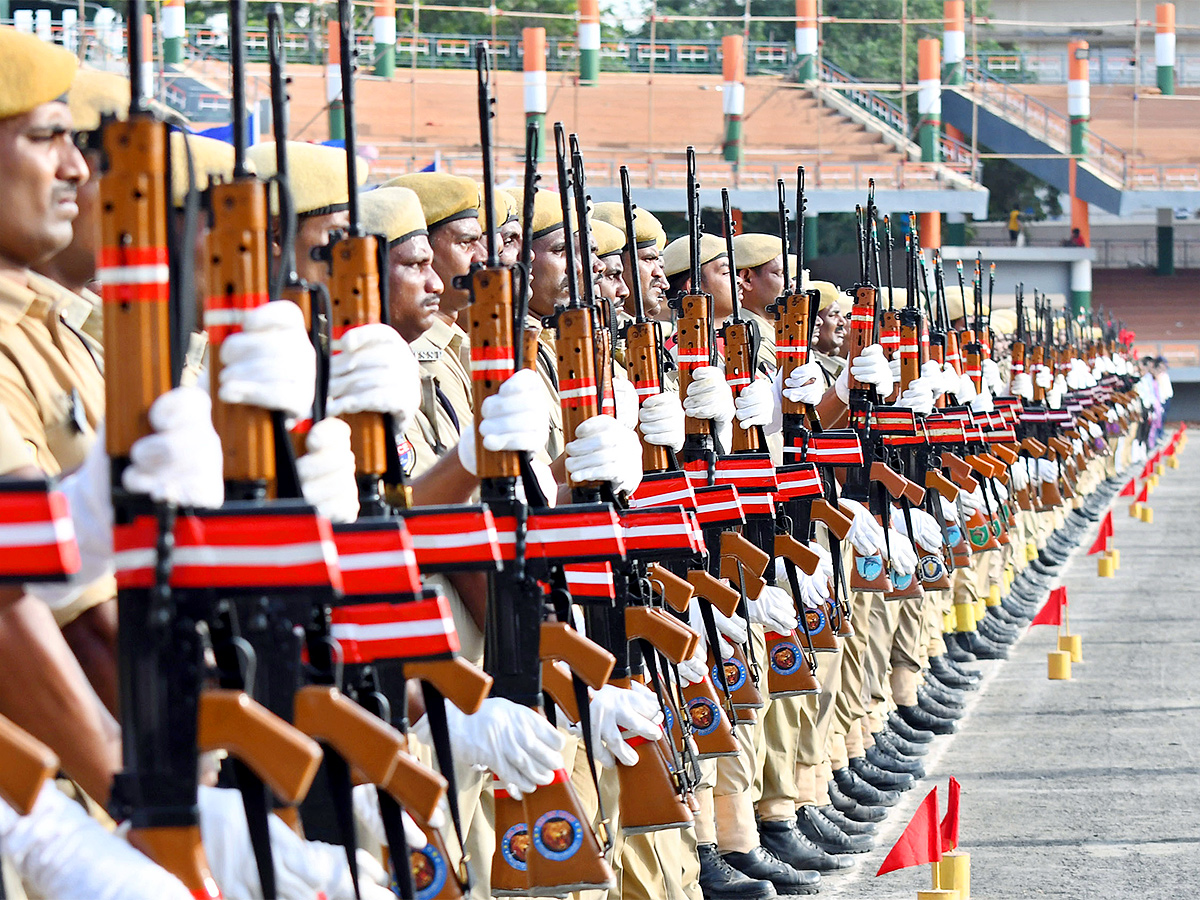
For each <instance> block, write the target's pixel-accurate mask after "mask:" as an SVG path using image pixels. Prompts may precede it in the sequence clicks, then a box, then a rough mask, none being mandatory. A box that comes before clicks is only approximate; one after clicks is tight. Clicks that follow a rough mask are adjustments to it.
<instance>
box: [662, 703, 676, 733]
mask: <svg viewBox="0 0 1200 900" xmlns="http://www.w3.org/2000/svg"><path fill="white" fill-rule="evenodd" d="M674 728H675V710H673V709H672V708H671V705H670V704H669V703H668V704H666V707H665V708H664V709H663V731H665V732H667V733H668V734H670V733H671V732H672V731H673V730H674Z"/></svg>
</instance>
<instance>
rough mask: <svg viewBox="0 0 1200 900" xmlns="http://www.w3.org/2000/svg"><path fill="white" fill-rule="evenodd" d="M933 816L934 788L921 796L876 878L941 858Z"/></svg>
mask: <svg viewBox="0 0 1200 900" xmlns="http://www.w3.org/2000/svg"><path fill="white" fill-rule="evenodd" d="M937 815H938V802H937V788H934V789H933V790H932V791H930V792H929V793H928V794H926V795H925V799H924V800H922V801H921V805H920V806H918V807H917V811H916V812H915V813H913V817H912V820H911V821H910V822H909V823H908V825H906V826H905V828H904V833H903V834H901V835H900V839H899V840H897V841H896V843H895V844H894V845H893V846H892V849H891V850H889V851H888V855H887V858H886V859H885V860H884V861H883V865H881V866H880V867H879V871H878V872H876V873H875V877H876V878H878V877H879V876H880V875H884V874H886V873H888V872H894V871H896V870H897V869H907V868H909V867H910V866H923V865H925V863H931V862H937V861H938V860H939V859H941V858H942V849H941V848H942V840H941V834H940V832H939V829H938V818H937Z"/></svg>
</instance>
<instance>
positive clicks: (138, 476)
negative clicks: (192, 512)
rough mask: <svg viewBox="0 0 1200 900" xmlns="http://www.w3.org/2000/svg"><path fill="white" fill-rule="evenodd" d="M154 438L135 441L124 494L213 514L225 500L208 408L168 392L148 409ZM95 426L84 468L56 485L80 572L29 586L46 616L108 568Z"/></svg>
mask: <svg viewBox="0 0 1200 900" xmlns="http://www.w3.org/2000/svg"><path fill="white" fill-rule="evenodd" d="M149 418H150V425H151V427H152V428H154V429H155V433H154V434H150V435H147V436H146V437H143V438H139V439H138V440H137V441H135V442H134V444H133V447H132V448H131V449H130V454H129V457H130V465H129V467H128V468H126V469H125V471H124V472H123V473H122V477H121V481H122V483H123V484H124V485H125V487H126V489H128V490H130V491H133V492H135V493H139V494H149V495H150V496H151V497H153V498H154V499H155V500H159V501H168V502H173V503H177V504H179V505H183V506H197V507H206V508H215V507H218V506H220V505H221V504H222V503H223V502H224V501H225V483H224V482H223V481H222V479H221V470H222V455H221V441H220V438H218V437H217V433H216V431H214V430H213V426H212V403H211V402H210V401H209V399H208V394H206V393H205V392H204V391H203V390H202V389H201V388H197V387H187V388H175V389H174V390H170V391H167V392H166V393H165V394H163V395H162V396H161V397H159V398H158V399H157V400H155V401H154V402H153V403H152V404H151V405H150V412H149ZM104 443H105V432H104V426H103V425H101V426H100V428H99V429H98V430H97V433H96V439H95V441H94V442H93V443H92V446H91V448H90V449H89V450H88V454H87V456H86V457H85V459H84V461H83V465H82V466H80V467H79V468H78V469H76V470H75V471H74V472H72V473H71V474H70V475H68V476H66V477H65V478H63V479H62V480H61V481H60V482H59V490H61V491H62V492H63V494H65V495H66V498H67V502H68V504H69V506H70V509H71V522H72V524H73V526H74V530H75V538H76V542H77V543H78V546H79V554H80V557H81V565H80V569H79V572H78V573H77V574H76V576H75V578H74V579H72V581H70V582H68V583H38V584H31V585H29V586H28V590H29V592H30V593H32V594H34V595H35V596H37V597H39V598H40V599H41V600H43V601H44V602H45V603H47V604H48V605H49V606H50V607H51V608H52V609H61V608H63V607H64V606H66V605H67V604H69V603H71V602H72V601H74V600H75V599H77V598H78V597H79V595H80V594H81V593H82V592H83V591H84V590H85V589H86V588H87V587H88V585H90V584H92V583H93V582H95V581H96V579H98V578H100V577H102V576H104V575H107V574H108V573H109V572H111V571H112V566H113V536H112V528H113V510H112V487H111V482H110V478H111V475H110V471H109V458H108V454H107V453H106V452H105V449H104Z"/></svg>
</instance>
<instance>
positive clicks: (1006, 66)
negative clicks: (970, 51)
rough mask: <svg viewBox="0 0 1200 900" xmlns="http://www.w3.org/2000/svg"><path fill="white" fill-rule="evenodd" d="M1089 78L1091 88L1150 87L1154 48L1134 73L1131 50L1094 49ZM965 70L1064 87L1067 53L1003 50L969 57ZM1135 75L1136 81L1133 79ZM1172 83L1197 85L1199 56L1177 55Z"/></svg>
mask: <svg viewBox="0 0 1200 900" xmlns="http://www.w3.org/2000/svg"><path fill="white" fill-rule="evenodd" d="M1088 63H1089V69H1088V71H1089V74H1090V76H1091V80H1092V83H1093V84H1134V83H1135V82H1137V81H1140V82H1141V83H1142V84H1143V85H1147V86H1149V85H1153V84H1154V83H1155V81H1156V78H1157V64H1156V62H1155V58H1154V47H1153V44H1149V49H1148V50H1143V51H1142V56H1141V60H1140V65H1141V71H1140V72H1135V64H1134V53H1133V48H1131V47H1130V48H1119V47H1093V48H1092V49H1091V50H1090V51H1089V52H1088ZM967 67H968V68H976V69H980V70H982V71H984V72H987V73H988V74H989V75H993V76H995V77H997V78H1002V79H1004V80H1005V81H1012V82H1024V83H1026V84H1066V82H1067V51H1066V49H1065V48H1064V49H1063V50H1061V51H1046V50H1006V51H997V52H986V53H980V54H979V55H978V57H974V56H968V57H967ZM1135 74H1136V75H1137V78H1135V77H1134V76H1135ZM1175 83H1176V85H1180V86H1188V85H1197V84H1200V55H1197V54H1191V53H1181V54H1177V55H1176V57H1175Z"/></svg>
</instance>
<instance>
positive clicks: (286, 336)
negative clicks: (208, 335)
mask: <svg viewBox="0 0 1200 900" xmlns="http://www.w3.org/2000/svg"><path fill="white" fill-rule="evenodd" d="M221 366H222V368H221V376H220V388H219V389H218V391H217V396H218V397H220V398H221V399H222V400H224V401H225V402H226V403H243V404H245V405H247V406H259V407H262V408H263V409H276V410H281V411H282V412H283V413H285V414H286V415H287V416H288V417H290V418H292V419H299V418H301V417H302V416H307V415H308V414H309V412H311V410H312V404H313V395H314V394H315V393H316V387H317V354H316V351H314V350H313V346H312V343H311V342H310V341H309V338H308V332H307V331H306V330H305V328H304V313H302V312H300V307H298V306H297V305H296V304H295V303H289V302H287V301H279V302H277V303H264V304H263V305H262V306H259V307H257V308H256V309H252V310H250V311H249V312H248V313H246V316H245V318H243V319H242V330H241V331H240V332H238V333H237V334H231V335H230V336H229V337H227V338H225V340H224V341H222V343H221Z"/></svg>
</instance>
